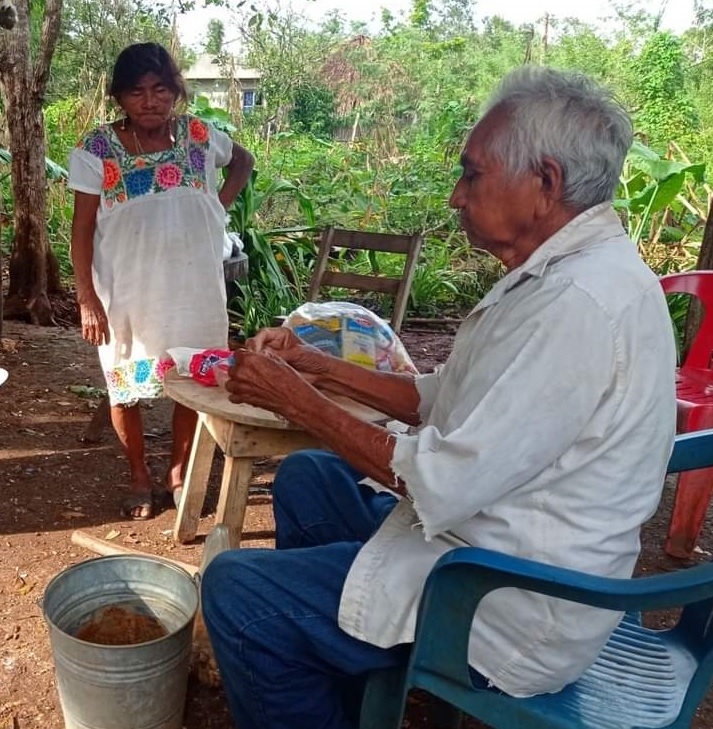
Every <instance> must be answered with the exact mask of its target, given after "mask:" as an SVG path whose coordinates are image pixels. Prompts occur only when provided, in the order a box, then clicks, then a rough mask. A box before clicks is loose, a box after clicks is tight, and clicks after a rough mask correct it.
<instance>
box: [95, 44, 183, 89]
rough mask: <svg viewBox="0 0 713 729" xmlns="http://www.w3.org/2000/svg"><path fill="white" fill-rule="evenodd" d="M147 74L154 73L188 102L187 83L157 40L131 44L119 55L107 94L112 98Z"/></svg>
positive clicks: (134, 84)
mask: <svg viewBox="0 0 713 729" xmlns="http://www.w3.org/2000/svg"><path fill="white" fill-rule="evenodd" d="M147 73H155V74H156V75H157V76H158V77H159V78H160V79H161V81H162V82H163V83H164V84H165V85H166V87H167V88H169V89H171V91H173V93H174V94H176V98H177V99H180V100H181V101H183V102H184V103H186V102H187V101H188V95H187V93H186V83H185V81H184V80H183V76H182V75H181V72H180V71H179V69H178V66H177V65H176V62H175V61H174V60H173V58H172V57H171V54H170V53H169V52H168V51H167V50H166V49H165V48H164V47H163V46H162V45H160V44H159V43H134V44H133V45H130V46H127V47H126V48H124V50H123V51H122V52H121V53H120V54H119V55H118V57H117V59H116V63H114V70H113V72H112V75H111V84H110V85H109V94H110V96H113V97H114V98H115V99H116V98H118V97H119V95H120V94H123V93H124V92H125V91H130V90H131V89H133V88H136V86H137V84H138V83H139V81H140V80H141V78H142V77H143V76H145V75H146V74H147Z"/></svg>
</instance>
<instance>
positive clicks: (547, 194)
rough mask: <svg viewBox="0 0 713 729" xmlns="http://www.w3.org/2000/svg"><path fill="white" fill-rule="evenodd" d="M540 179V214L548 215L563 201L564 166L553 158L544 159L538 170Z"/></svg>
mask: <svg viewBox="0 0 713 729" xmlns="http://www.w3.org/2000/svg"><path fill="white" fill-rule="evenodd" d="M537 174H538V176H539V178H540V191H541V196H540V205H539V206H538V207H539V208H540V212H541V213H543V214H547V213H549V212H550V211H551V209H552V207H553V206H554V205H555V204H557V203H559V202H560V201H561V200H562V190H563V188H564V172H563V170H562V165H561V164H560V163H559V162H558V161H557V160H556V159H553V158H552V157H543V158H542V160H541V161H540V164H539V167H538V169H537Z"/></svg>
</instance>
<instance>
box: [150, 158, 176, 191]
mask: <svg viewBox="0 0 713 729" xmlns="http://www.w3.org/2000/svg"><path fill="white" fill-rule="evenodd" d="M182 178H183V173H182V172H181V168H180V167H177V166H176V165H174V164H173V163H172V162H169V163H167V164H165V165H159V166H158V167H157V168H156V182H157V183H158V185H159V187H162V188H163V189H164V190H168V189H169V188H171V187H178V185H180V184H181V179H182Z"/></svg>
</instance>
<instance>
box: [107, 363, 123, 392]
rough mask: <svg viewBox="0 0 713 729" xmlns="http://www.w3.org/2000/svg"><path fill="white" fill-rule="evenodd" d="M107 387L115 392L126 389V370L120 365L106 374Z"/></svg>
mask: <svg viewBox="0 0 713 729" xmlns="http://www.w3.org/2000/svg"><path fill="white" fill-rule="evenodd" d="M106 376H107V377H106V380H107V385H108V386H109V387H112V388H113V389H115V390H123V389H126V386H127V381H126V374H125V372H124V368H123V367H122V366H121V365H119V366H118V367H115V368H114V369H113V370H109V371H108V372H107V373H106Z"/></svg>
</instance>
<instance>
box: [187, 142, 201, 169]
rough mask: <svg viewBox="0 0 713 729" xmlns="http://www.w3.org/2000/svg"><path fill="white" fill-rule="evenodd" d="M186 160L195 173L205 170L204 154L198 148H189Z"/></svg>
mask: <svg viewBox="0 0 713 729" xmlns="http://www.w3.org/2000/svg"><path fill="white" fill-rule="evenodd" d="M188 159H189V161H190V163H191V168H192V169H193V170H194V171H195V172H203V170H204V169H205V152H204V151H203V150H202V149H201V148H200V147H191V148H190V150H189V152H188Z"/></svg>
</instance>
